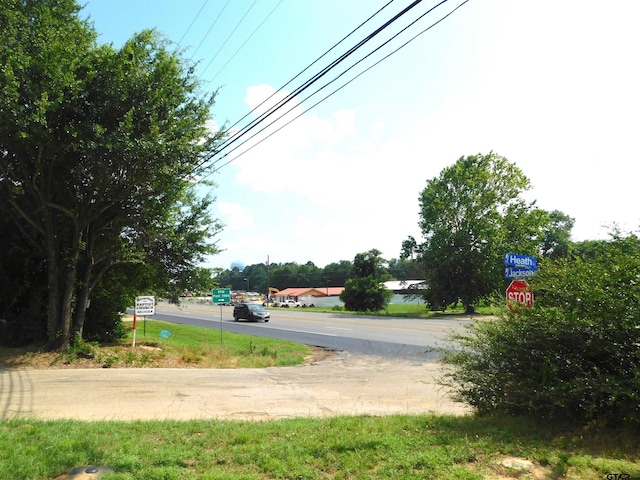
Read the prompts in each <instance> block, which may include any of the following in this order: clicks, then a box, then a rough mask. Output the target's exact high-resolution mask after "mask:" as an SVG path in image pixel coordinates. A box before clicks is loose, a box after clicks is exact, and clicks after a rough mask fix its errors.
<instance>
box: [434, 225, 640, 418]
mask: <svg viewBox="0 0 640 480" xmlns="http://www.w3.org/2000/svg"><path fill="white" fill-rule="evenodd" d="M532 286H533V287H534V291H535V293H536V306H535V308H533V309H524V308H523V309H520V310H519V311H516V312H505V313H504V314H503V315H501V316H500V317H499V318H498V319H497V320H495V321H482V322H479V323H476V324H474V325H473V326H472V327H471V328H470V330H468V331H467V332H466V333H463V334H461V335H456V336H454V337H453V338H452V340H453V341H454V344H455V345H456V347H455V348H454V349H453V350H451V351H449V352H447V353H446V355H445V362H447V363H450V364H452V365H455V366H457V367H458V368H457V369H455V370H454V371H453V372H452V373H451V374H450V375H449V376H448V377H447V379H448V380H447V384H449V385H450V386H452V387H453V388H454V389H455V391H456V396H457V398H458V399H459V400H461V401H465V402H467V403H469V404H471V405H473V406H475V407H476V408H477V409H478V411H480V412H503V413H510V414H527V415H535V416H538V417H540V418H547V419H563V420H572V421H575V422H588V421H593V420H604V421H607V422H611V423H620V422H623V421H631V422H635V423H640V241H639V239H638V237H636V236H635V235H629V236H627V237H622V236H620V235H619V234H614V235H613V238H612V239H611V240H610V241H602V242H595V243H594V242H589V245H588V248H585V245H577V246H576V248H575V251H574V254H573V255H572V256H571V257H569V258H566V259H561V260H558V261H555V262H552V261H550V260H546V261H543V262H542V263H541V268H540V276H539V278H538V279H537V280H535V281H534V282H532Z"/></svg>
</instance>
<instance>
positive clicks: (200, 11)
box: [178, 0, 209, 45]
mask: <svg viewBox="0 0 640 480" xmlns="http://www.w3.org/2000/svg"><path fill="white" fill-rule="evenodd" d="M207 3H209V0H204V4H203V5H202V7H200V10H198V13H196V16H195V17H193V20H191V23H190V24H189V26H188V27H187V29H186V30H185V32H184V33H183V34H182V37H180V40H179V41H178V45H180V44H181V43H182V40H184V37H186V36H187V33H189V30H191V27H193V24H194V23H195V21H196V20H197V19H198V17H199V16H200V13H202V10H203V9H204V7H206V6H207Z"/></svg>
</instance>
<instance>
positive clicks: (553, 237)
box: [540, 210, 575, 258]
mask: <svg viewBox="0 0 640 480" xmlns="http://www.w3.org/2000/svg"><path fill="white" fill-rule="evenodd" d="M549 220H550V224H549V227H548V228H547V229H545V231H544V237H543V238H542V245H541V246H540V251H541V253H542V255H543V256H546V257H551V258H560V257H565V256H567V255H568V254H569V246H570V244H571V230H572V229H573V225H574V224H575V219H574V218H571V217H570V216H569V215H567V214H565V213H562V212H561V211H559V210H553V211H551V212H549Z"/></svg>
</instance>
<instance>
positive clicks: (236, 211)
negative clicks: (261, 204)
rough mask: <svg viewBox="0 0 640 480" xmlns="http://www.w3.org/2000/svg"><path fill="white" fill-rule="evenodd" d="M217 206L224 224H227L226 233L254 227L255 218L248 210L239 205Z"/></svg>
mask: <svg viewBox="0 0 640 480" xmlns="http://www.w3.org/2000/svg"><path fill="white" fill-rule="evenodd" d="M216 206H217V208H218V212H219V214H220V217H221V220H222V222H223V223H224V224H225V228H224V230H225V231H233V230H240V229H245V228H249V227H252V226H253V225H254V223H255V222H254V218H253V215H251V213H249V212H248V211H247V208H246V207H245V206H243V205H240V204H238V203H229V202H217V203H216Z"/></svg>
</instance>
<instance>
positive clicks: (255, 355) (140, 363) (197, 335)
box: [0, 320, 312, 368]
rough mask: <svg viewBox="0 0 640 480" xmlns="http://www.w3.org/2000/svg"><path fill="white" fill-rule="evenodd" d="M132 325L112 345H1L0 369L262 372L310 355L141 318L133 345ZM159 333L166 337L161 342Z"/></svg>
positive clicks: (292, 345) (300, 348)
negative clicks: (57, 348) (54, 348)
mask: <svg viewBox="0 0 640 480" xmlns="http://www.w3.org/2000/svg"><path fill="white" fill-rule="evenodd" d="M132 326H133V325H132V323H131V322H125V328H126V329H127V333H128V336H127V338H124V339H122V340H120V341H118V342H115V343H112V344H97V343H89V342H80V344H78V345H75V346H73V347H71V348H69V349H68V350H66V351H63V352H44V351H42V350H40V349H38V348H36V347H31V348H21V349H11V348H6V347H4V348H2V349H0V367H9V368H16V367H17V368H29V367H34V368H49V367H53V368H64V367H73V366H78V367H103V368H109V367H114V368H117V367H119V368H126V367H167V368H193V367H199V368H238V367H248V368H263V367H277V366H290V365H299V364H302V363H304V361H305V359H306V358H308V357H309V356H310V355H311V354H312V349H311V348H310V347H308V346H306V345H302V344H299V343H296V342H292V341H288V340H277V339H271V338H262V337H255V336H251V335H242V334H237V333H232V332H225V331H223V332H222V333H221V332H220V330H216V329H209V328H201V327H193V326H190V325H179V324H173V323H168V322H162V321H158V320H147V321H146V325H145V324H144V322H142V321H140V322H138V324H137V327H138V328H137V333H136V346H135V347H133V346H132V333H133V331H132ZM163 331H164V332H165V333H166V332H171V333H170V335H168V336H166V335H165V336H166V338H164V337H163V336H161V333H162V332H163Z"/></svg>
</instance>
